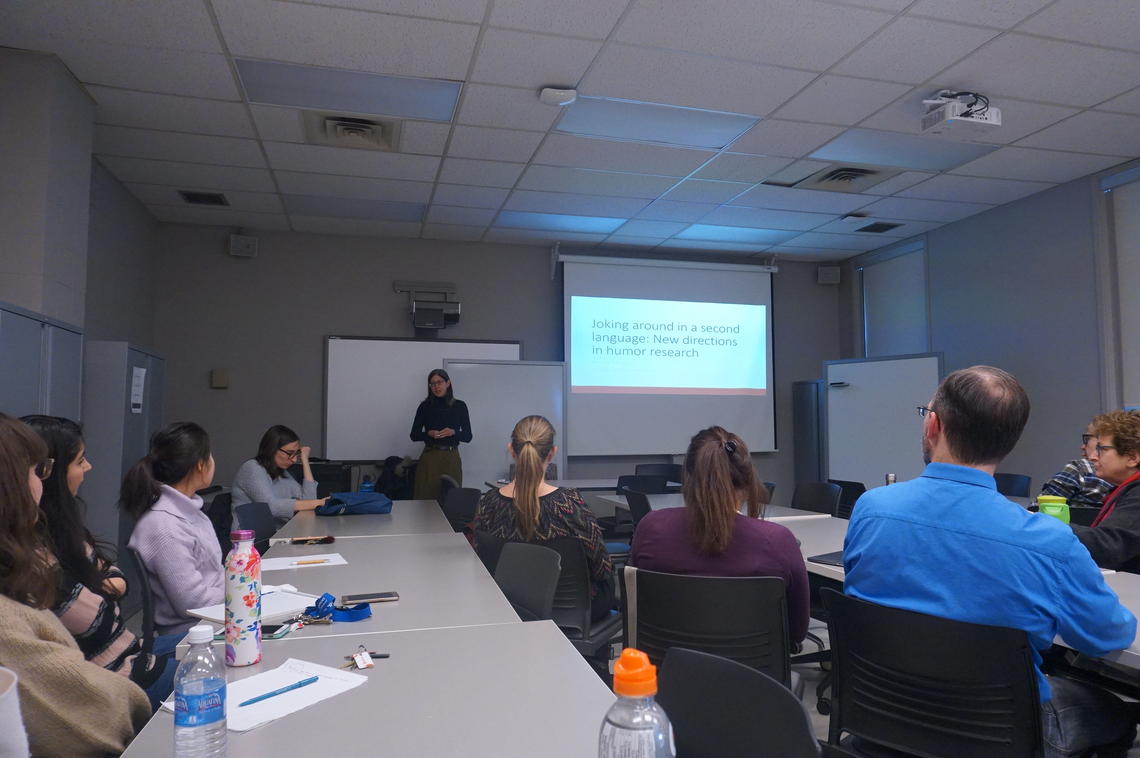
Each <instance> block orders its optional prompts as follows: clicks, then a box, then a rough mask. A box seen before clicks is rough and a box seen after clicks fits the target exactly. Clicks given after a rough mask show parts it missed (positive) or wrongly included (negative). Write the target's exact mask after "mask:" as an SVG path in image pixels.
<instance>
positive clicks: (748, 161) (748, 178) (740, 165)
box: [694, 153, 792, 184]
mask: <svg viewBox="0 0 1140 758" xmlns="http://www.w3.org/2000/svg"><path fill="white" fill-rule="evenodd" d="M791 162H792V160H791V159H790V158H773V157H771V156H766V155H740V154H738V153H722V154H721V155H718V156H717V157H716V158H714V159H713V160H712V162H711V163H709V164H708V165H707V166H705V167H704V168H702V169H701V170H700V171H698V172H697V173H696V174H695V175H694V176H696V177H698V178H700V179H722V180H725V181H732V182H748V183H749V184H755V183H756V182H759V181H761V180H762V179H764V178H765V177H767V176H770V175H771V174H774V173H775V172H777V171H779V170H780V169H782V168H784V167H785V166H787V165H788V164H790V163H791Z"/></svg>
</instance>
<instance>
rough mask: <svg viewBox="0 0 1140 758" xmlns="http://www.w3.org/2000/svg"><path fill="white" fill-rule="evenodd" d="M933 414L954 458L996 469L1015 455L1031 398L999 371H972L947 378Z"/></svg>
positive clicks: (936, 395) (977, 368)
mask: <svg viewBox="0 0 1140 758" xmlns="http://www.w3.org/2000/svg"><path fill="white" fill-rule="evenodd" d="M930 408H931V410H933V411H934V412H935V413H936V414H937V415H938V421H939V423H940V424H941V426H942V432H943V434H944V435H945V438H946V444H947V446H948V447H949V448H950V453H951V454H952V455H953V456H954V457H955V458H956V459H957V460H958V461H959V462H960V463H962V464H965V465H986V464H996V463H997V462H998V461H1000V460H1001V459H1003V458H1005V457H1006V456H1007V455H1009V452H1010V451H1011V450H1013V446H1014V445H1016V444H1017V440H1018V438H1019V437H1021V432H1022V430H1023V429H1024V428H1025V422H1026V421H1028V420H1029V397H1028V395H1026V394H1025V390H1024V388H1022V386H1021V384H1020V383H1019V382H1018V381H1017V379H1015V378H1014V377H1013V375H1012V374H1009V373H1007V372H1005V371H1002V370H1001V369H1000V368H994V367H993V366H971V367H970V368H964V369H960V370H958V371H955V372H954V373H952V374H950V375H949V376H948V377H946V378H945V379H944V380H943V381H942V384H940V385H939V386H938V389H937V391H935V393H934V399H933V400H931V403H930Z"/></svg>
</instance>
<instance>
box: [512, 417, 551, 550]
mask: <svg viewBox="0 0 1140 758" xmlns="http://www.w3.org/2000/svg"><path fill="white" fill-rule="evenodd" d="M553 449H554V427H553V426H552V425H551V423H550V422H549V421H547V420H546V419H545V418H544V417H542V416H527V417H526V418H524V419H522V420H520V421H519V422H518V423H517V424H515V428H514V429H513V430H512V431H511V450H513V451H514V453H515V461H516V462H515V479H514V483H515V496H514V502H515V510H516V514H515V517H516V519H517V520H518V524H519V531H520V532H522V534H523V536H524V537H526V538H527V539H528V540H531V539H534V534H535V530H536V529H537V528H538V512H539V509H538V485H539V483H540V482H542V477H543V474H544V473H545V471H546V462H547V461H548V460H549V459H550V451H551V450H553Z"/></svg>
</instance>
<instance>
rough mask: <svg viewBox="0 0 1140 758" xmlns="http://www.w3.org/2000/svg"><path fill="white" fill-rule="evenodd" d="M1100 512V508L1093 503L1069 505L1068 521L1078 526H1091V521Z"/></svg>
mask: <svg viewBox="0 0 1140 758" xmlns="http://www.w3.org/2000/svg"><path fill="white" fill-rule="evenodd" d="M1098 513H1100V508H1098V507H1096V506H1093V505H1070V506H1069V523H1070V524H1077V525H1078V526H1092V522H1093V521H1094V520H1095V519H1096V516H1097V514H1098Z"/></svg>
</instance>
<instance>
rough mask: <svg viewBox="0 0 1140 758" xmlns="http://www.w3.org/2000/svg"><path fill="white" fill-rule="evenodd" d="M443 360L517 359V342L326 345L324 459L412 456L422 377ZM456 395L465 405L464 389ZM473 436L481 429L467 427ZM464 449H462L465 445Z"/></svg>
mask: <svg viewBox="0 0 1140 758" xmlns="http://www.w3.org/2000/svg"><path fill="white" fill-rule="evenodd" d="M448 358H478V359H487V360H518V358H519V343H518V342H490V341H487V342H474V341H463V340H414V339H382V338H368V337H338V336H332V337H328V338H327V339H326V340H325V400H324V405H325V413H324V455H325V457H326V458H330V459H332V460H338V461H377V460H382V459H384V458H387V457H388V456H390V455H399V456H405V455H410V456H412V457H418V456H419V454H420V452H421V451H422V450H423V443H422V442H412V441H411V439H409V437H408V433H409V432H410V431H411V429H412V420H413V419H414V418H415V416H416V408H417V407H419V404H420V402H421V401H422V400H423V399H424V398H425V397H427V392H428V391H427V375H428V372H429V371H431V370H432V369H433V368H443V363H444V361H445V360H446V359H448ZM452 388H453V389H454V390H455V396H456V397H457V398H459V399H460V400H463V401H465V402H466V401H467V398H466V397H465V396H464V394H463V384H462V383H461V382H453V384H452ZM472 429H473V430H474V432H475V434H476V435H478V434H479V427H478V426H475V425H474V424H472ZM463 447H464V448H465V447H466V445H463Z"/></svg>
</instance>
